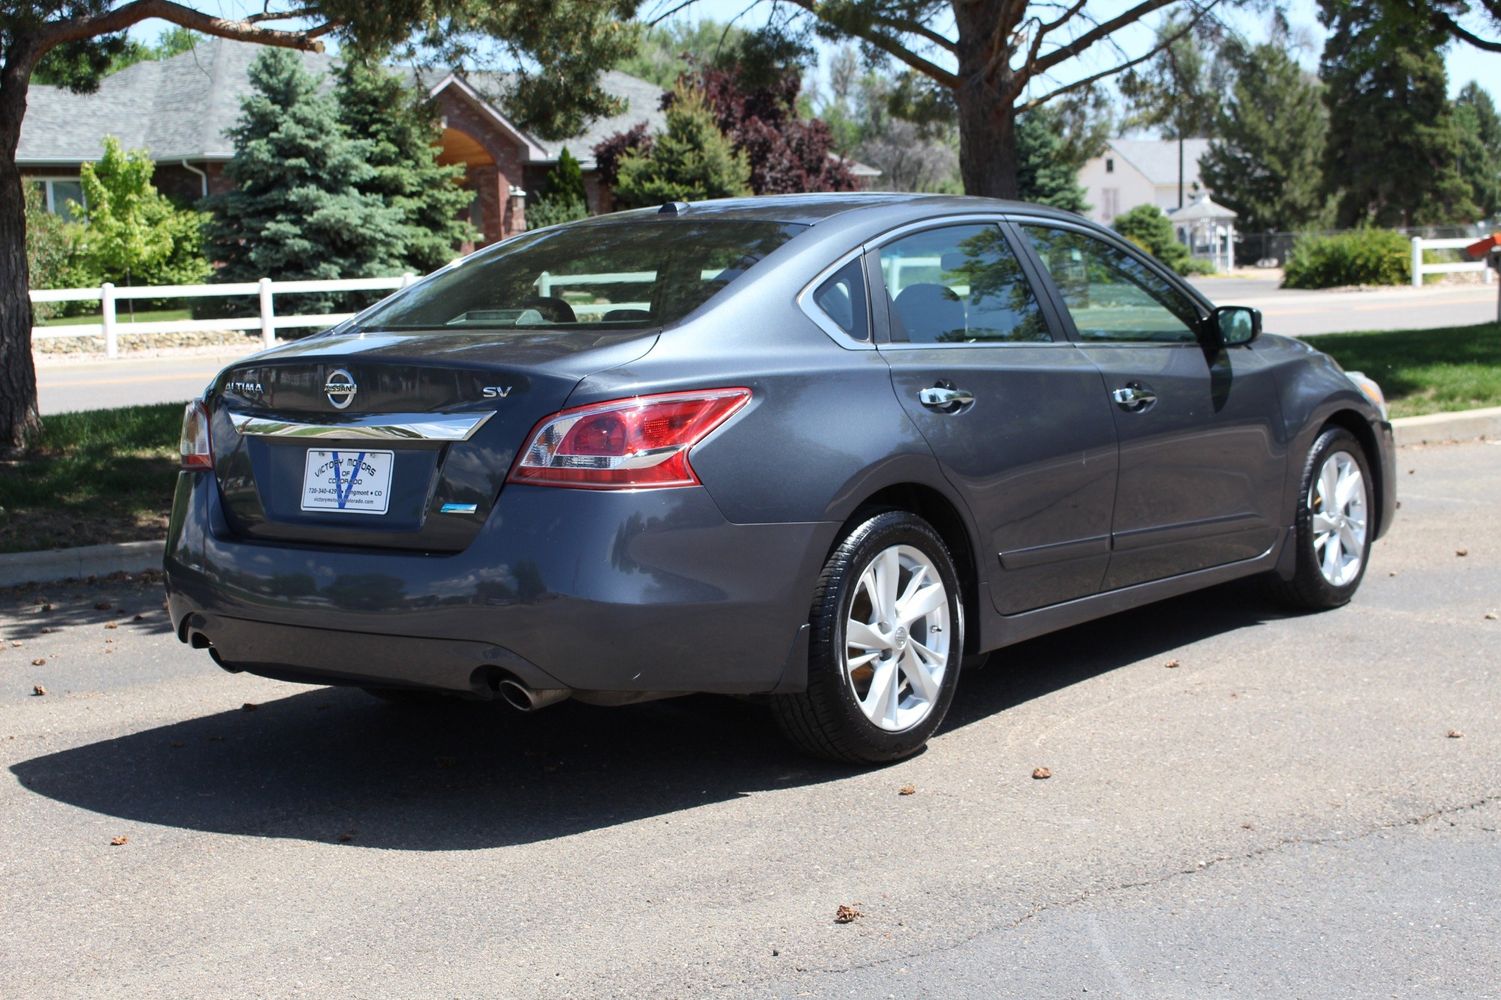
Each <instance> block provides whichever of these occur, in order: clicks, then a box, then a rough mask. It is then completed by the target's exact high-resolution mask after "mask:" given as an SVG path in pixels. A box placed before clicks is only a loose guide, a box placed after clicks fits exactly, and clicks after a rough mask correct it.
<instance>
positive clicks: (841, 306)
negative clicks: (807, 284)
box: [813, 257, 870, 340]
mask: <svg viewBox="0 0 1501 1000" xmlns="http://www.w3.org/2000/svg"><path fill="white" fill-rule="evenodd" d="M813 302H814V304H815V305H817V306H818V308H819V309H821V310H823V312H824V313H825V314H826V315H827V316H828V317H829V318H830V319H832V320H833V321H834V323H835V324H836V325H837V326H838V327H839V329H841V330H843V331H844V332H845V333H847V334H849V335H850V336H851V337H853V338H854V339H856V340H869V339H870V307H869V303H868V302H867V301H866V298H865V269H864V268H863V267H862V266H861V264H860V258H859V257H856V258H855V259H854V260H852V261H850V262H849V263H848V264H846V265H844V266H843V267H841V268H840V269H839V270H837V271H835V272H834V273H833V274H832V275H830V276H829V277H828V278H827V279H826V280H825V281H824V283H823V284H821V285H819V286H818V290H817V291H815V292H814V293H813Z"/></svg>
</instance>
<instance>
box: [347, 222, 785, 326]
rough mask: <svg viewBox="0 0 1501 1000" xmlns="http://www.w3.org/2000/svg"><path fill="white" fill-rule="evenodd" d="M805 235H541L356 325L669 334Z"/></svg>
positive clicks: (724, 226) (631, 226) (773, 227)
mask: <svg viewBox="0 0 1501 1000" xmlns="http://www.w3.org/2000/svg"><path fill="white" fill-rule="evenodd" d="M804 228H805V227H803V226H800V225H795V224H791V223H783V222H767V221H762V220H744V219H712V218H706V219H664V220H660V221H659V220H655V219H652V220H630V221H619V222H610V223H596V224H585V225H580V226H565V227H563V228H561V229H546V230H539V231H537V232H536V233H527V234H525V235H523V236H520V237H518V238H516V239H514V240H510V241H508V242H506V243H503V244H501V245H499V246H496V247H495V248H493V249H492V250H488V251H483V252H481V253H479V254H476V255H475V256H474V257H473V258H471V259H469V260H467V261H465V262H464V263H463V264H460V265H459V266H458V267H456V268H454V269H452V270H450V271H446V272H444V273H441V274H438V275H436V276H434V277H433V278H431V279H429V280H426V281H423V282H421V283H419V284H417V285H415V286H413V287H412V288H411V289H409V290H407V291H405V292H402V293H399V294H397V295H395V296H393V297H392V298H391V300H390V301H389V302H387V303H385V304H384V305H382V306H379V307H377V308H376V309H375V310H374V311H373V312H372V313H370V315H368V316H366V317H365V318H364V319H363V321H362V322H361V325H360V326H361V329H365V330H402V331H424V332H426V331H432V332H434V333H446V332H452V331H454V330H462V329H483V330H486V331H494V330H507V329H527V330H534V329H538V328H550V327H592V328H600V327H603V328H605V329H611V328H620V329H632V328H641V327H654V326H663V325H665V324H668V323H673V322H675V321H677V320H679V319H682V318H683V317H684V316H686V315H688V314H689V313H690V312H692V311H693V310H694V309H697V308H698V307H699V306H700V305H703V304H704V303H705V302H707V301H708V300H709V299H710V298H711V297H712V296H713V295H714V294H715V293H716V292H719V291H720V290H722V289H724V288H725V287H727V286H728V285H729V284H730V283H731V282H733V281H735V280H736V279H737V278H738V277H740V275H742V274H744V273H745V272H746V271H747V270H748V269H749V268H750V267H751V266H752V265H754V264H755V263H756V262H757V261H759V260H760V259H761V258H762V257H765V256H766V255H767V254H769V253H771V252H772V251H773V250H775V249H776V248H777V247H779V246H781V245H782V244H783V243H785V242H787V241H788V240H789V239H791V238H792V237H793V236H795V235H797V233H798V232H800V231H801V230H802V229H804Z"/></svg>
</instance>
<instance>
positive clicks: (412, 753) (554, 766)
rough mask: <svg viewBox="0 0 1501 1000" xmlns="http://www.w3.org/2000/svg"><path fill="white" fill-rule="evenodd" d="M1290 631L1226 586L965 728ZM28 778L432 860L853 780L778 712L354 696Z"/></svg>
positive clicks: (1077, 652) (89, 805)
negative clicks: (1264, 631)
mask: <svg viewBox="0 0 1501 1000" xmlns="http://www.w3.org/2000/svg"><path fill="white" fill-rule="evenodd" d="M1271 617H1274V613H1273V612H1272V610H1271V609H1270V608H1269V607H1268V606H1267V605H1266V604H1265V602H1263V601H1261V600H1260V599H1258V598H1256V597H1255V596H1254V595H1251V596H1247V595H1244V594H1243V593H1241V592H1238V591H1236V590H1235V589H1233V588H1223V587H1222V588H1216V589H1215V590H1213V591H1208V592H1205V593H1202V594H1197V595H1190V596H1189V597H1186V598H1179V599H1176V600H1173V601H1169V602H1165V603H1163V604H1159V605H1156V606H1154V607H1153V608H1149V609H1145V610H1143V611H1137V612H1129V613H1126V614H1122V615H1116V616H1113V617H1111V618H1109V619H1105V620H1103V621H1100V622H1095V623H1093V624H1090V625H1085V626H1082V627H1080V628H1076V629H1071V630H1069V631H1068V632H1066V633H1060V634H1057V635H1054V636H1049V637H1045V638H1043V639H1037V640H1033V641H1032V642H1028V643H1025V644H1023V645H1020V646H1016V647H1013V648H1012V649H1010V650H1006V651H1003V653H1002V654H1000V656H998V657H996V658H995V659H994V660H993V661H992V663H991V665H990V666H988V667H987V668H986V669H984V670H981V671H977V672H975V673H973V674H971V675H970V676H968V677H966V678H965V682H964V684H963V686H962V687H961V689H960V696H959V698H958V699H957V702H956V704H955V708H954V711H953V712H951V713H950V716H949V720H948V722H947V723H946V726H945V729H946V730H952V729H954V728H957V727H961V726H965V725H969V724H972V723H975V722H979V721H982V720H985V719H988V718H990V717H992V716H994V715H995V714H997V713H999V712H1003V711H1004V710H1006V709H1007V708H1009V707H1011V706H1014V705H1017V704H1020V703H1023V702H1025V701H1028V700H1030V699H1033V698H1038V697H1042V696H1044V695H1046V694H1048V693H1049V692H1052V691H1055V690H1058V689H1060V688H1064V687H1068V686H1070V685H1073V684H1076V683H1080V682H1082V681H1085V680H1087V679H1089V678H1091V677H1094V676H1097V675H1099V674H1103V673H1107V672H1109V671H1111V670H1113V669H1115V668H1116V667H1119V666H1122V665H1125V664H1128V663H1132V662H1135V661H1136V660H1139V659H1142V658H1144V657H1148V656H1152V655H1155V654H1157V653H1162V652H1165V651H1168V650H1172V649H1174V648H1177V647H1179V646H1181V645H1183V644H1185V643H1188V642H1192V641H1194V640H1195V639H1198V638H1202V637H1204V636H1206V635H1211V634H1215V633H1220V632H1225V631H1232V630H1234V629H1237V628H1244V627H1251V626H1255V625H1259V624H1261V623H1262V622H1264V621H1266V620H1268V619H1269V618H1271ZM289 690H291V689H290V688H289ZM937 738H938V739H942V733H940V734H939V736H938V737H937ZM11 771H12V773H13V774H14V775H15V776H16V778H17V779H18V780H19V781H20V783H21V785H22V786H23V787H25V788H27V789H29V790H30V791H32V792H35V793H36V794H38V795H43V796H46V797H48V798H50V799H54V800H56V801H59V802H63V803H66V804H68V805H72V806H76V807H78V808H81V809H87V810H90V811H93V812H97V813H101V814H105V815H109V816H116V817H120V818H122V819H127V820H134V821H138V822H142V823H152V824H157V825H161V826H168V827H179V828H184V829H190V830H199V831H206V832H215V833H228V834H235V835H243V836H261V837H284V838H293V839H299V840H310V841H322V842H329V843H338V844H346V845H348V846H351V847H379V848H386V849H395V850H422V851H431V850H469V849H480V848H487V847H497V846H504V845H510V844H521V843H531V842H535V841H542V840H548V839H552V838H556V837H562V836H567V835H569V834H575V833H580V832H584V831H588V830H594V829H601V828H606V827H610V826H614V825H617V824H620V823H626V822H631V821H636V820H642V819H649V818H654V817H659V818H661V819H662V820H663V821H670V817H671V816H672V815H673V814H674V813H678V812H681V811H684V810H688V809H692V808H695V807H698V806H704V805H709V804H712V803H715V802H719V801H727V800H730V799H734V798H737V797H740V796H745V795H752V794H755V793H757V792H763V791H771V790H775V789H778V788H789V787H797V786H802V785H809V784H817V783H820V782H826V781H836V780H839V779H841V778H844V777H847V776H849V775H850V774H851V773H853V772H852V770H851V769H850V768H849V767H842V766H838V765H833V764H825V763H821V762H818V761H815V760H810V759H808V758H806V757H803V756H802V755H800V754H798V753H797V752H796V751H794V750H792V749H791V748H790V747H789V746H788V745H787V744H786V743H785V742H784V741H783V740H781V739H780V737H779V736H778V735H777V733H776V731H775V728H774V726H773V725H772V723H771V720H770V719H769V718H768V717H767V714H766V713H765V712H764V710H762V709H761V708H759V707H758V706H756V705H753V704H749V703H745V702H738V701H734V700H730V699H723V698H709V697H693V698H684V699H676V700H671V701H662V702H654V703H649V704H644V705H637V706H631V707H627V708H616V709H602V708H592V707H589V706H585V705H578V704H574V703H571V702H569V703H564V704H562V705H558V706H556V707H553V708H549V709H547V710H545V711H543V712H539V713H536V714H532V715H523V714H520V713H517V712H515V711H514V710H511V709H507V708H504V707H502V706H500V705H493V704H473V703H464V702H455V703H453V704H439V705H435V706H430V707H420V708H419V707H412V706H394V705H388V704H385V703H382V702H379V701H377V700H375V699H373V698H371V697H369V696H368V695H365V694H364V693H362V692H359V691H353V690H346V689H337V688H316V689H313V690H311V691H305V692H303V693H298V694H293V695H291V696H289V697H285V698H280V699H277V700H276V701H270V702H266V703H264V704H261V705H256V706H245V707H244V708H236V709H234V710H231V711H226V712H219V713H216V714H214V715H208V716H203V717H200V718H196V719H189V720H185V721H182V722H177V723H173V724H171V725H166V726H161V727H158V728H155V729H149V730H145V731H143V732H139V733H133V734H130V735H128V736H122V737H118V738H116V739H110V740H104V741H101V742H98V743H93V744H89V745H86V746H80V747H76V748H73V749H70V750H63V751H60V752H58V753H52V754H48V755H45V756H41V757H36V758H33V759H31V760H27V761H22V762H20V763H17V764H15V765H13V766H12V767H11Z"/></svg>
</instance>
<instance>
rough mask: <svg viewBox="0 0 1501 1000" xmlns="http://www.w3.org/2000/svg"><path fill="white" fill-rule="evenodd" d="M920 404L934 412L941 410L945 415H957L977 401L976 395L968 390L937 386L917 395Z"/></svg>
mask: <svg viewBox="0 0 1501 1000" xmlns="http://www.w3.org/2000/svg"><path fill="white" fill-rule="evenodd" d="M917 399H918V402H920V403H922V405H924V406H926V407H928V408H929V409H932V410H940V411H942V412H944V413H956V412H958V411H959V409H960V408H961V407H965V406H968V405H969V404H970V403H973V402H974V401H975V394H974V393H972V392H970V391H969V390H968V389H955V388H953V387H951V386H946V385H935V386H931V387H929V388H927V389H923V390H922V391H920V392H919V393H918V394H917Z"/></svg>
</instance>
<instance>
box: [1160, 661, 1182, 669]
mask: <svg viewBox="0 0 1501 1000" xmlns="http://www.w3.org/2000/svg"><path fill="white" fill-rule="evenodd" d="M1163 666H1164V667H1167V668H1168V669H1169V670H1177V669H1178V668H1179V667H1181V666H1182V664H1181V663H1179V662H1178V661H1177V660H1168V661H1167V662H1166V663H1164V664H1163Z"/></svg>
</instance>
